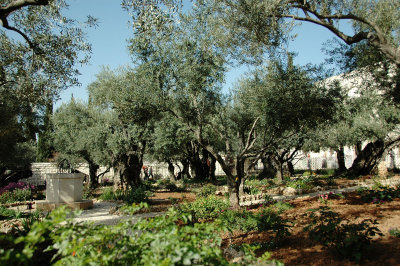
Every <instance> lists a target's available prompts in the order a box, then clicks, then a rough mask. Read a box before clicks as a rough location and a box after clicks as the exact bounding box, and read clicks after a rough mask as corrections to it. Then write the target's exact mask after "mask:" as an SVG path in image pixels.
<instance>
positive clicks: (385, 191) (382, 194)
mask: <svg viewBox="0 0 400 266" xmlns="http://www.w3.org/2000/svg"><path fill="white" fill-rule="evenodd" d="M357 193H358V194H360V195H361V199H362V200H363V201H364V202H368V203H374V204H382V203H385V202H388V201H392V200H393V199H395V198H400V187H397V188H390V187H379V188H377V189H365V188H364V189H359V190H357Z"/></svg>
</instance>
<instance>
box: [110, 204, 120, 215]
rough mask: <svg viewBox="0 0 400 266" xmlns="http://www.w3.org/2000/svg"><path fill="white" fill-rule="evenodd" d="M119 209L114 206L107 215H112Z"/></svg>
mask: <svg viewBox="0 0 400 266" xmlns="http://www.w3.org/2000/svg"><path fill="white" fill-rule="evenodd" d="M118 209H119V207H118V206H114V207H111V208H110V210H109V211H108V213H109V214H114V213H116V212H117V211H118Z"/></svg>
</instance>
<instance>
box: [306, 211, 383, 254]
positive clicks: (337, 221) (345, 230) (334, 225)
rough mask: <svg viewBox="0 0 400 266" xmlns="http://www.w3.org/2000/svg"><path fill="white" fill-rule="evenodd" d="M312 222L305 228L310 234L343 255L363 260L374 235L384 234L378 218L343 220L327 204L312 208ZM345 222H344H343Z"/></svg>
mask: <svg viewBox="0 0 400 266" xmlns="http://www.w3.org/2000/svg"><path fill="white" fill-rule="evenodd" d="M308 216H309V217H310V218H311V222H310V224H309V225H308V226H306V227H305V228H304V231H306V232H309V236H310V238H311V239H312V240H313V241H316V242H318V243H320V244H322V245H324V246H326V247H328V248H330V249H332V250H333V251H334V252H335V253H337V254H339V255H340V256H342V257H345V258H349V259H351V260H355V261H357V262H359V261H361V259H362V254H363V252H365V251H366V249H367V248H368V246H369V245H370V243H371V239H372V236H375V235H380V236H382V235H383V234H382V233H381V232H380V231H379V229H378V228H377V227H376V226H375V225H376V224H377V222H376V220H375V221H373V220H371V219H365V220H363V221H361V222H360V223H357V224H352V223H350V222H349V221H348V220H345V221H344V220H343V219H342V218H341V217H340V216H339V214H337V213H335V212H333V211H330V209H329V208H328V207H326V206H323V207H319V208H317V209H312V210H310V214H308ZM343 222H344V223H343Z"/></svg>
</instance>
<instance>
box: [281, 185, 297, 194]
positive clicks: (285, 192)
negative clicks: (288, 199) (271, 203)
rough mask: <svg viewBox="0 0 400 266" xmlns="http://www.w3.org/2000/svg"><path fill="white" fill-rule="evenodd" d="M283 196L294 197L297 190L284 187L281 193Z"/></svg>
mask: <svg viewBox="0 0 400 266" xmlns="http://www.w3.org/2000/svg"><path fill="white" fill-rule="evenodd" d="M282 194H283V195H284V196H294V195H296V194H297V190H296V189H295V188H292V187H286V188H285V189H284V190H283V193H282Z"/></svg>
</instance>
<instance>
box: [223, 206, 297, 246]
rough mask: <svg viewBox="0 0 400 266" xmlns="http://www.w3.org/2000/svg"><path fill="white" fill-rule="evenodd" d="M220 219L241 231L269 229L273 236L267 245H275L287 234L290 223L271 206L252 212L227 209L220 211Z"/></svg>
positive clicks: (229, 226) (228, 225)
mask: <svg viewBox="0 0 400 266" xmlns="http://www.w3.org/2000/svg"><path fill="white" fill-rule="evenodd" d="M220 219H221V220H222V222H223V224H225V226H226V227H228V228H230V229H232V230H240V231H242V232H250V231H258V232H261V231H271V232H273V233H274V234H275V236H274V238H273V239H271V240H270V241H268V245H269V247H273V246H276V245H277V244H278V243H280V242H281V240H282V239H284V238H285V237H286V236H288V235H289V234H290V233H289V228H290V224H289V222H288V221H287V220H284V219H282V218H281V217H280V216H279V214H278V213H277V212H275V211H274V210H273V209H271V208H265V209H262V210H261V211H260V212H257V213H254V212H250V211H247V210H239V211H237V210H227V211H224V212H222V213H221V216H220Z"/></svg>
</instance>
